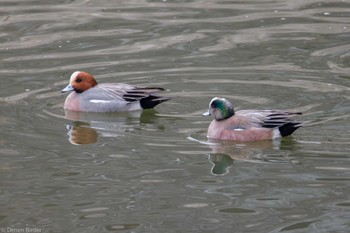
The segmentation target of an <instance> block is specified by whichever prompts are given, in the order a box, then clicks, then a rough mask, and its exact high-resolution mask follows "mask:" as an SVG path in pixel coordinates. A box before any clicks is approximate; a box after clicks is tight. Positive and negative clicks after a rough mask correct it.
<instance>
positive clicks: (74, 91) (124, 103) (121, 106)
mask: <svg viewBox="0 0 350 233" xmlns="http://www.w3.org/2000/svg"><path fill="white" fill-rule="evenodd" d="M160 91H164V89H163V88H160V87H138V86H132V85H128V84H124V83H103V84H97V82H96V80H95V78H94V77H93V76H92V75H91V74H89V73H87V72H83V71H76V72H74V73H73V74H72V75H71V76H70V81H69V85H68V86H67V87H65V88H64V89H63V90H62V92H71V93H70V94H69V95H68V96H67V98H66V101H65V102H64V108H65V109H67V110H71V111H79V112H121V111H133V110H141V109H149V108H153V107H154V106H156V105H158V104H160V103H162V102H164V101H167V100H169V99H170V98H169V97H163V96H158V95H156V94H155V93H156V92H160Z"/></svg>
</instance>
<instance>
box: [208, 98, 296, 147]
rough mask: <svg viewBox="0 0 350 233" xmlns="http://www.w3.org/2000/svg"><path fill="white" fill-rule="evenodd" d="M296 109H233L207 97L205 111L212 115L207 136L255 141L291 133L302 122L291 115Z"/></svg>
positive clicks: (224, 103)
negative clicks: (207, 104)
mask: <svg viewBox="0 0 350 233" xmlns="http://www.w3.org/2000/svg"><path fill="white" fill-rule="evenodd" d="M301 114H302V113H300V112H289V111H283V110H240V111H237V112H235V111H234V109H233V106H232V104H231V103H230V102H229V101H228V100H226V99H224V98H218V97H215V98H213V99H212V100H211V101H210V104H209V111H208V112H206V113H204V114H203V115H204V116H208V115H213V116H214V120H213V121H212V122H211V124H210V125H209V128H208V133H207V137H208V138H211V139H218V140H234V141H258V140H264V139H276V138H279V137H285V136H288V135H291V134H292V133H293V132H294V131H295V130H296V129H298V128H299V127H301V126H302V123H301V122H298V121H296V120H294V119H293V117H294V116H297V115H301Z"/></svg>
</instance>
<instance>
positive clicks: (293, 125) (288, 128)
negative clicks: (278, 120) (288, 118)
mask: <svg viewBox="0 0 350 233" xmlns="http://www.w3.org/2000/svg"><path fill="white" fill-rule="evenodd" d="M301 126H302V124H301V123H300V122H290V123H287V124H284V125H282V126H280V127H279V128H278V129H279V131H280V133H281V136H282V137H285V136H288V135H291V134H292V133H293V132H294V131H295V130H297V129H298V128H299V127H301Z"/></svg>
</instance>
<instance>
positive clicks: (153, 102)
mask: <svg viewBox="0 0 350 233" xmlns="http://www.w3.org/2000/svg"><path fill="white" fill-rule="evenodd" d="M170 99H171V98H170V97H164V96H156V95H149V96H147V97H146V98H142V99H140V105H141V107H142V108H143V109H149V108H154V107H155V106H157V105H158V104H160V103H162V102H165V101H167V100H170Z"/></svg>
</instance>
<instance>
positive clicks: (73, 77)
mask: <svg viewBox="0 0 350 233" xmlns="http://www.w3.org/2000/svg"><path fill="white" fill-rule="evenodd" d="M79 73H80V71H75V72H74V73H73V74H72V75H71V76H70V79H69V82H70V83H72V82H73V81H74V79H75V78H76V77H77V76H78V74H79Z"/></svg>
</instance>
